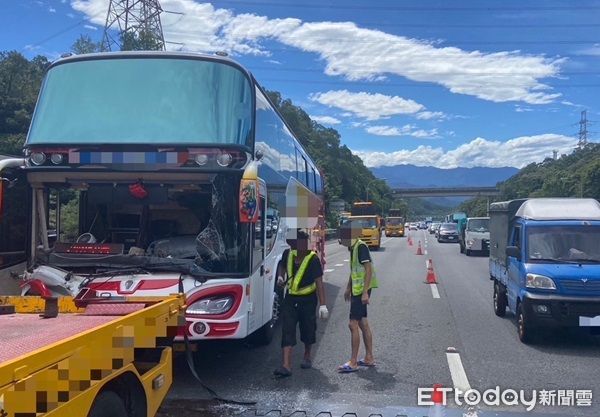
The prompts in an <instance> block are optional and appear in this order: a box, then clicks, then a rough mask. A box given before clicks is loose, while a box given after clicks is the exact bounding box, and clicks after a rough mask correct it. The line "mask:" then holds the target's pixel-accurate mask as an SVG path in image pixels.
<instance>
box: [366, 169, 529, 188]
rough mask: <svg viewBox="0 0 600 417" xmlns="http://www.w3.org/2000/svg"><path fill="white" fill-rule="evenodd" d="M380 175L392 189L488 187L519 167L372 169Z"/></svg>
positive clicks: (510, 175) (375, 173)
mask: <svg viewBox="0 0 600 417" xmlns="http://www.w3.org/2000/svg"><path fill="white" fill-rule="evenodd" d="M371 171H372V172H373V174H374V175H375V176H376V177H378V178H385V179H386V182H387V183H388V185H389V186H390V187H392V188H421V187H423V188H425V187H486V186H494V185H496V184H497V183H498V182H500V181H504V180H506V179H508V178H510V177H512V176H513V175H515V174H516V173H517V172H519V169H518V168H513V167H502V168H487V167H475V168H449V169H442V168H435V167H431V166H425V167H422V166H415V165H395V166H384V167H377V168H371Z"/></svg>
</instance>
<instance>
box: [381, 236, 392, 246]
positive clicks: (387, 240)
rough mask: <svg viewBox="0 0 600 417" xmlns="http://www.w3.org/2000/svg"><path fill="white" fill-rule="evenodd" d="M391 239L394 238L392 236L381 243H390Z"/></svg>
mask: <svg viewBox="0 0 600 417" xmlns="http://www.w3.org/2000/svg"><path fill="white" fill-rule="evenodd" d="M390 240H392V238H389V239H386V240H384V241H383V242H381V244H382V245H383V244H384V243H388V242H389V241H390Z"/></svg>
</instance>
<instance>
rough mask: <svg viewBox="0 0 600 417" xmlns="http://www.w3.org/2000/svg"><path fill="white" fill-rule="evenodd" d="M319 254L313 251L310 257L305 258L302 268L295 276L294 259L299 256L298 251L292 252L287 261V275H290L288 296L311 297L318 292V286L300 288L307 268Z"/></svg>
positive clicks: (311, 285)
mask: <svg viewBox="0 0 600 417" xmlns="http://www.w3.org/2000/svg"><path fill="white" fill-rule="evenodd" d="M316 255H317V254H316V253H315V252H314V251H311V252H310V253H309V254H308V255H306V256H305V257H304V259H303V260H302V263H301V264H300V267H299V268H298V270H297V271H296V275H294V259H296V257H297V256H298V251H296V250H292V251H290V253H289V255H288V260H287V273H288V277H289V278H288V294H290V295H310V294H312V293H314V292H315V291H317V284H316V283H314V282H313V283H312V284H310V285H307V286H306V287H302V288H300V283H301V282H302V278H304V273H305V272H306V268H308V265H309V264H310V261H311V259H312V258H313V256H316Z"/></svg>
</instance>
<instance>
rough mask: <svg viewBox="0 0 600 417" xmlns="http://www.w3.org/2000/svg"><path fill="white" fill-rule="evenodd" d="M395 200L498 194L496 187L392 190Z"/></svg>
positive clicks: (490, 195)
mask: <svg viewBox="0 0 600 417" xmlns="http://www.w3.org/2000/svg"><path fill="white" fill-rule="evenodd" d="M392 193H393V194H392V195H393V196H394V197H395V198H404V197H492V196H496V195H499V194H500V190H499V189H498V188H497V187H439V188H436V187H427V188H393V189H392Z"/></svg>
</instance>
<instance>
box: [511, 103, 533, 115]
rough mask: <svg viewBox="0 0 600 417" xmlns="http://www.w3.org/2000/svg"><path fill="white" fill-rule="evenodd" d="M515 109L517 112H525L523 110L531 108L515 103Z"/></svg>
mask: <svg viewBox="0 0 600 417" xmlns="http://www.w3.org/2000/svg"><path fill="white" fill-rule="evenodd" d="M515 111H516V112H517V113H525V112H530V111H533V109H532V108H531V107H525V106H519V105H516V106H515Z"/></svg>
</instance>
